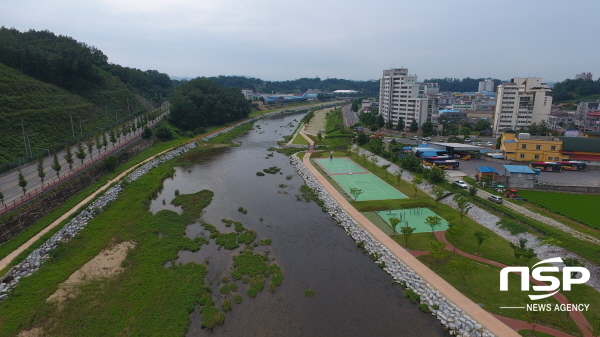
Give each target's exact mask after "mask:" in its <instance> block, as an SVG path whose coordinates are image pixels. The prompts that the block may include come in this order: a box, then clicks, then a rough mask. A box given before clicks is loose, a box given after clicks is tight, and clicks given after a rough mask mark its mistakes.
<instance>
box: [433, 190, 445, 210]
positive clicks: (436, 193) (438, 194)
mask: <svg viewBox="0 0 600 337" xmlns="http://www.w3.org/2000/svg"><path fill="white" fill-rule="evenodd" d="M431 193H433V196H434V197H435V209H437V208H438V203H439V200H440V199H441V198H442V197H443V196H444V195H446V190H445V189H443V188H441V187H439V186H437V185H434V186H433V187H432V188H431Z"/></svg>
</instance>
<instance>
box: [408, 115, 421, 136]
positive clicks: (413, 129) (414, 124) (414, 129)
mask: <svg viewBox="0 0 600 337" xmlns="http://www.w3.org/2000/svg"><path fill="white" fill-rule="evenodd" d="M408 130H410V132H412V133H415V132H417V131H419V124H418V123H417V121H416V120H415V119H414V118H413V120H412V122H410V126H409V127H408Z"/></svg>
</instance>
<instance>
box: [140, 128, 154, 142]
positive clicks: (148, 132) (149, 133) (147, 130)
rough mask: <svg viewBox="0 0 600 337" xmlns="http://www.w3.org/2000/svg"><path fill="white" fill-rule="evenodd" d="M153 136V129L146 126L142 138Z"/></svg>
mask: <svg viewBox="0 0 600 337" xmlns="http://www.w3.org/2000/svg"><path fill="white" fill-rule="evenodd" d="M150 138H152V130H150V128H149V127H147V126H144V131H143V132H142V139H150Z"/></svg>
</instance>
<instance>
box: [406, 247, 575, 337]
mask: <svg viewBox="0 0 600 337" xmlns="http://www.w3.org/2000/svg"><path fill="white" fill-rule="evenodd" d="M453 258H463V259H464V257H456V256H455V257H453ZM418 259H419V260H421V261H422V262H423V263H425V264H426V265H427V266H429V267H430V268H432V269H433V265H432V264H431V263H430V261H429V259H430V258H429V257H428V256H421V257H419V258H418ZM472 263H473V265H474V266H476V270H475V272H474V273H473V275H471V276H469V277H468V278H467V288H464V283H463V280H462V277H461V276H460V275H459V273H457V272H456V271H453V270H451V269H450V268H449V267H448V265H447V264H446V265H443V266H441V267H440V268H439V269H438V270H434V271H435V272H436V273H437V274H438V275H440V276H441V277H442V278H444V280H446V281H447V282H448V283H450V284H451V285H452V286H453V287H455V288H456V289H459V290H460V291H461V292H462V293H463V294H464V295H465V296H467V297H468V298H469V299H471V300H472V301H473V302H475V303H480V304H483V305H482V308H483V309H485V310H487V311H489V312H492V313H495V314H498V315H502V316H505V317H510V318H514V319H519V320H525V318H524V316H523V315H524V314H525V313H526V311H525V309H500V307H515V306H524V305H525V303H526V299H527V294H529V293H528V292H522V291H521V290H520V287H519V286H518V285H519V284H520V277H519V276H517V275H516V274H514V273H510V274H509V285H512V286H509V291H500V290H499V288H498V280H499V279H500V268H497V267H494V266H491V265H487V264H482V263H479V262H476V261H472ZM531 294H534V292H531ZM543 303H550V304H552V306H553V307H554V305H555V304H558V301H556V300H555V299H554V298H553V297H550V298H546V299H542V300H538V301H536V304H543ZM540 319H541V323H540V324H542V325H546V326H550V327H553V328H555V329H559V330H562V331H565V332H568V333H570V334H573V335H575V336H581V331H580V330H579V328H578V327H577V325H576V324H575V322H574V321H573V320H572V319H571V318H570V317H568V316H567V315H566V313H565V312H543V313H541V314H540Z"/></svg>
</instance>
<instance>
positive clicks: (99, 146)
mask: <svg viewBox="0 0 600 337" xmlns="http://www.w3.org/2000/svg"><path fill="white" fill-rule="evenodd" d="M94 143H95V144H96V149H98V154H100V149H102V137H100V135H99V134H97V135H96V139H95V140H94Z"/></svg>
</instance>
